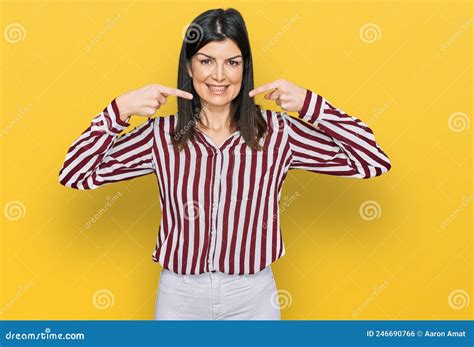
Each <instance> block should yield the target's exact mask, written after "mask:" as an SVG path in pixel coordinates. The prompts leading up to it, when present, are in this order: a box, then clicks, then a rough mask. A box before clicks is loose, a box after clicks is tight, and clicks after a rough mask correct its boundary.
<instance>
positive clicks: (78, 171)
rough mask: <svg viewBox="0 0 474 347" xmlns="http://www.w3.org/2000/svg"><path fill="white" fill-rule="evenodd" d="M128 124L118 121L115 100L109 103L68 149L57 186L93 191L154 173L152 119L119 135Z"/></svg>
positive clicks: (118, 115)
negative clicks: (59, 184) (110, 184)
mask: <svg viewBox="0 0 474 347" xmlns="http://www.w3.org/2000/svg"><path fill="white" fill-rule="evenodd" d="M129 118H130V117H128V118H127V121H128V120H129ZM127 121H123V120H121V119H120V111H119V109H118V106H117V102H116V99H114V100H112V101H111V102H110V103H109V104H108V105H107V106H106V107H105V108H104V110H103V111H102V112H101V113H99V114H98V115H97V116H96V117H94V118H93V119H92V122H91V124H90V126H89V127H88V128H87V129H86V130H85V131H84V132H83V133H82V134H81V135H80V136H79V138H78V139H76V140H75V141H74V142H73V143H72V145H71V146H70V148H69V150H68V152H67V155H66V158H65V161H64V164H63V166H62V168H61V170H60V171H59V182H60V183H61V184H62V185H64V186H66V187H71V188H74V189H80V190H85V189H96V188H98V187H100V186H103V185H106V184H109V183H112V182H117V181H124V180H129V179H131V178H134V177H138V176H143V175H147V174H150V173H152V172H154V171H155V166H154V163H153V156H152V153H153V152H152V149H153V143H154V136H153V125H154V118H148V120H147V121H146V122H144V123H142V124H141V125H140V126H138V127H135V128H134V129H133V130H132V131H130V132H128V133H126V134H123V135H119V134H120V133H121V132H122V130H124V129H125V128H127V127H128V126H130V123H128V122H127Z"/></svg>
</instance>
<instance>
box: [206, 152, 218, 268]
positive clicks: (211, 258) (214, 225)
mask: <svg viewBox="0 0 474 347" xmlns="http://www.w3.org/2000/svg"><path fill="white" fill-rule="evenodd" d="M215 155H216V161H215V165H216V166H215V167H216V169H215V178H214V185H213V186H214V190H213V192H212V196H213V198H212V199H213V201H212V212H211V216H212V223H211V245H210V249H209V259H208V262H209V270H210V271H215V270H217V269H216V265H215V262H214V254H215V248H216V237H217V235H216V234H217V230H216V229H217V212H218V211H217V210H218V206H219V186H220V177H221V151H220V150H216V151H215Z"/></svg>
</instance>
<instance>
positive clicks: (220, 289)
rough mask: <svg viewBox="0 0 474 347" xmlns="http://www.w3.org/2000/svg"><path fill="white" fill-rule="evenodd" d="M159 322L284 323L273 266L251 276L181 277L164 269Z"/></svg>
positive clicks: (156, 317)
mask: <svg viewBox="0 0 474 347" xmlns="http://www.w3.org/2000/svg"><path fill="white" fill-rule="evenodd" d="M155 319H156V320H181V319H184V320H203V319H204V320H212V319H228V320H232V319H242V320H251V319H259V320H280V306H279V301H278V293H277V288H276V284H275V279H274V277H273V272H272V270H271V268H270V265H269V266H267V267H266V268H265V269H263V270H261V271H259V272H257V273H255V274H251V275H248V274H247V275H227V274H225V273H222V272H219V271H217V272H206V273H203V274H199V275H180V274H176V273H174V272H172V271H169V270H166V269H164V268H163V269H162V270H161V275H160V283H159V287H158V297H157V300H156V308H155Z"/></svg>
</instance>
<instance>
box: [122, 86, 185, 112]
mask: <svg viewBox="0 0 474 347" xmlns="http://www.w3.org/2000/svg"><path fill="white" fill-rule="evenodd" d="M169 95H176V96H178V97H181V98H185V99H189V100H191V99H192V98H193V95H192V94H191V93H188V92H185V91H183V90H180V89H176V88H171V87H165V86H162V85H159V84H150V85H147V86H144V87H142V88H139V89H134V90H131V91H129V92H127V93H125V94H122V95H120V96H118V97H117V98H115V102H116V103H117V107H118V109H119V112H120V119H121V120H123V121H125V120H126V119H127V118H129V117H130V116H131V115H137V116H142V117H150V116H153V115H154V114H155V113H156V111H157V110H158V109H159V108H160V106H161V105H164V104H166V98H167V97H168V96H169Z"/></svg>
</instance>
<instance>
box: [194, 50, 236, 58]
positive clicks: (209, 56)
mask: <svg viewBox="0 0 474 347" xmlns="http://www.w3.org/2000/svg"><path fill="white" fill-rule="evenodd" d="M198 54H202V55H205V56H206V57H208V58H210V59H215V58H214V57H213V56H211V55H208V54H206V53H201V52H199V53H196V55H198ZM235 58H242V55H236V56H234V57H230V58H227V59H226V60H230V59H235Z"/></svg>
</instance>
